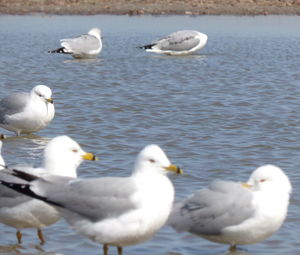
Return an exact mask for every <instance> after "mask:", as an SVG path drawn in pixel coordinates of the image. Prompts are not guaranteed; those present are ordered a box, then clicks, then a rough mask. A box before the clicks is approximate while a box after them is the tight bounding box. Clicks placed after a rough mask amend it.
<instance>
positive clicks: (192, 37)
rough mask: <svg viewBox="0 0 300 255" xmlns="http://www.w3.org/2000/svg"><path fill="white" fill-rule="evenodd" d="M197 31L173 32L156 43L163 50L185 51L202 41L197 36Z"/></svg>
mask: <svg viewBox="0 0 300 255" xmlns="http://www.w3.org/2000/svg"><path fill="white" fill-rule="evenodd" d="M196 35H197V32H195V31H190V30H183V31H178V32H175V33H172V34H170V35H168V36H167V37H165V38H162V39H160V40H158V41H156V42H155V43H156V44H157V47H159V48H160V49H161V50H172V51H183V50H190V49H192V48H194V47H195V46H197V45H198V44H199V43H200V39H199V38H197V37H196Z"/></svg>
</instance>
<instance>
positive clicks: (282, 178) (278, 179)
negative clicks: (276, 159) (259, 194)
mask: <svg viewBox="0 0 300 255" xmlns="http://www.w3.org/2000/svg"><path fill="white" fill-rule="evenodd" d="M247 184H248V185H249V187H250V188H251V189H253V190H255V191H270V192H271V193H278V192H280V193H287V194H290V193H291V192H292V185H291V183H290V180H289V178H288V177H287V175H286V174H285V173H284V172H283V171H282V170H281V169H280V168H279V167H277V166H274V165H263V166H261V167H259V168H257V169H256V170H255V171H254V172H253V173H252V174H251V176H250V178H249V180H248V182H247Z"/></svg>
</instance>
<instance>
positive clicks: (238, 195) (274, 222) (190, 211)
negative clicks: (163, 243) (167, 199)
mask: <svg viewBox="0 0 300 255" xmlns="http://www.w3.org/2000/svg"><path fill="white" fill-rule="evenodd" d="M291 191H292V187H291V183H290V181H289V178H288V177H287V176H286V175H285V173H284V172H283V171H282V170H281V169H280V168H278V167H276V166H273V165H264V166H261V167H259V168H257V169H256V170H255V171H254V172H253V173H252V174H251V176H250V178H249V180H248V182H247V183H239V182H231V181H215V182H213V183H212V184H211V185H210V186H209V187H208V188H204V189H201V190H199V191H197V192H196V193H195V194H193V195H191V196H190V197H188V198H186V199H185V200H183V201H181V202H177V203H175V206H174V208H173V210H172V213H171V215H170V217H169V220H168V224H169V225H171V226H172V227H173V228H174V229H176V230H177V231H179V232H182V231H187V232H190V233H192V234H195V235H199V236H201V237H203V238H205V239H207V240H210V241H213V242H218V243H224V244H229V245H230V250H235V249H236V245H242V244H252V243H256V242H260V241H263V240H264V239H266V238H268V237H269V236H271V235H272V234H274V233H275V232H276V231H277V230H278V229H279V228H280V226H281V225H282V223H283V222H284V220H285V218H286V215H287V210H288V205H289V198H290V193H291Z"/></svg>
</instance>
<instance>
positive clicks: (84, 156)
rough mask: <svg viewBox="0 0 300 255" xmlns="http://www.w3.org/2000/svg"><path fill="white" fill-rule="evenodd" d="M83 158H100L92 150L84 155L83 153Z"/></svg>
mask: <svg viewBox="0 0 300 255" xmlns="http://www.w3.org/2000/svg"><path fill="white" fill-rule="evenodd" d="M82 158H83V159H85V160H98V158H97V157H96V156H95V155H94V154H93V153H90V152H87V153H85V154H84V155H82Z"/></svg>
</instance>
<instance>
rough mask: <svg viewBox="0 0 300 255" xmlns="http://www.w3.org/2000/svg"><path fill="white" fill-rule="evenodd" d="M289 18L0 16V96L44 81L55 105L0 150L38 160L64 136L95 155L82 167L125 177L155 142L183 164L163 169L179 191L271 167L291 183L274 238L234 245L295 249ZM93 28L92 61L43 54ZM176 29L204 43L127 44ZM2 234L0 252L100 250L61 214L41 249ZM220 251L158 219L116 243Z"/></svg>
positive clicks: (295, 95) (173, 252) (297, 145)
mask: <svg viewBox="0 0 300 255" xmlns="http://www.w3.org/2000/svg"><path fill="white" fill-rule="evenodd" d="M299 23H300V17H293V16H266V17H223V16H217V17H216V16H208V17H205V16H203V17H185V16H167V17H152V16H141V17H127V16H109V15H107V16H106V15H103V16H84V17H82V16H0V33H1V35H2V36H1V37H0V45H1V57H0V58H1V61H0V74H1V75H0V89H1V97H3V96H4V95H7V94H9V93H11V92H14V91H19V90H21V91H29V90H30V89H31V88H32V87H33V86H35V85H37V84H46V85H48V86H49V87H51V88H52V90H53V97H54V99H55V106H56V116H55V119H54V120H53V122H52V123H51V125H50V126H49V127H48V128H46V129H44V130H42V131H40V132H38V133H37V134H36V136H29V137H21V138H19V137H18V138H15V137H10V138H8V139H7V140H5V141H4V146H3V155H4V158H5V159H6V162H7V163H8V164H14V163H23V162H25V163H28V164H39V163H40V159H41V151H42V149H43V148H44V146H45V144H46V142H47V141H48V140H49V139H51V138H52V137H55V136H57V135H61V134H68V135H70V136H71V137H72V138H74V139H75V140H77V141H78V142H79V143H80V144H81V145H82V146H83V148H84V149H85V150H86V151H91V152H94V153H95V154H97V155H98V156H99V157H100V158H101V160H100V161H97V162H85V163H83V164H82V166H81V167H80V169H79V175H80V176H82V177H96V176H107V175H116V176H126V175H128V174H129V173H130V171H131V167H132V165H133V162H134V160H135V156H136V155H137V153H138V152H139V150H140V149H141V148H142V147H143V146H144V145H146V144H149V143H157V144H159V145H160V146H161V147H162V148H163V149H164V150H165V152H166V153H167V154H168V156H169V158H170V159H171V161H172V162H173V163H175V164H178V165H180V166H182V168H183V169H184V170H185V172H186V175H184V176H182V177H180V176H172V177H171V178H172V180H173V182H174V184H175V187H176V195H177V197H178V198H179V197H184V196H186V195H188V194H190V193H192V192H194V191H195V190H196V189H199V188H201V187H204V186H206V185H207V184H208V183H209V182H211V181H212V180H213V179H228V180H247V178H248V176H249V174H250V173H251V172H252V171H253V170H254V169H255V168H256V167H258V166H260V165H262V164H266V163H272V164H276V165H278V166H280V167H281V168H283V169H284V171H285V172H286V173H287V174H288V175H289V177H290V178H291V181H292V184H293V188H294V190H293V195H292V200H291V205H290V207H289V214H288V218H287V220H286V222H285V223H284V225H283V226H282V228H281V229H280V231H279V232H278V233H276V234H275V235H274V236H272V237H271V238H269V239H268V240H266V241H264V242H262V243H259V244H254V245H247V246H243V247H242V250H241V251H239V252H240V253H241V254H253V255H254V254H256V255H263V254H283V253H284V254H299V245H300V241H299V240H300V233H299V229H300V223H299V222H300V217H299V211H300V203H299V195H300V194H299V193H300V191H299V188H298V187H299V176H300V172H299V169H300V157H299V151H300V139H299V138H300V113H299V109H300V100H299V98H300V86H299V85H300V73H299V55H300V53H299V52H300V51H299V49H300V44H299V39H300V30H299ZM94 26H98V27H100V28H101V29H102V32H103V44H104V45H103V51H102V53H101V55H100V56H99V57H98V58H97V59H94V60H81V61H79V60H74V59H72V58H71V57H70V56H66V55H50V54H48V53H47V51H48V50H50V49H54V48H56V47H58V46H59V39H60V38H64V37H68V36H75V35H78V34H81V33H85V32H86V31H88V30H89V29H90V28H91V27H94ZM180 29H196V30H199V31H202V32H204V33H206V34H207V35H208V37H209V40H208V44H207V46H206V47H205V48H204V49H203V50H202V51H200V52H199V54H197V55H193V56H187V57H167V56H159V55H153V54H148V53H146V52H144V51H142V50H139V49H137V48H136V46H138V45H142V44H146V43H149V42H151V40H153V39H157V38H160V37H161V36H164V35H166V34H168V33H171V32H173V31H176V30H180ZM1 132H3V133H5V134H7V135H10V133H9V132H7V131H6V130H1ZM0 231H1V233H2V234H1V239H0V240H1V241H0V253H2V254H19V253H21V254H66V255H67V254H73V255H74V254H75V255H76V254H101V253H102V250H101V248H100V245H99V244H96V243H93V242H91V241H89V240H87V239H85V238H81V237H80V236H78V235H76V234H74V233H73V232H72V230H71V229H70V227H69V226H68V225H67V224H66V223H65V222H64V221H60V222H59V223H57V224H55V225H53V226H50V227H48V228H46V229H45V231H44V234H45V237H46V240H47V243H46V244H45V245H44V246H43V247H40V246H39V245H38V241H37V238H36V234H35V231H34V230H26V231H24V236H23V241H24V242H23V245H22V247H16V245H15V243H16V239H15V231H14V230H13V229H11V228H9V227H6V226H3V225H2V226H0ZM226 253H227V246H225V245H219V244H214V243H211V242H208V241H205V240H203V239H200V238H198V237H195V236H191V235H189V234H176V233H175V232H174V231H173V230H171V229H170V228H167V227H164V228H162V229H161V231H160V232H159V233H157V234H156V235H155V236H154V238H153V239H151V240H149V241H148V242H145V243H143V244H139V245H136V246H132V247H126V248H125V249H124V254H132V255H134V254H144V255H147V254H148V255H154V254H160V255H200V254H203V255H204V254H205V255H207V254H208V255H217V254H218V255H219V254H226ZM240 253H239V254H240ZM109 254H116V250H115V249H114V248H111V249H110V251H109Z"/></svg>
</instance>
